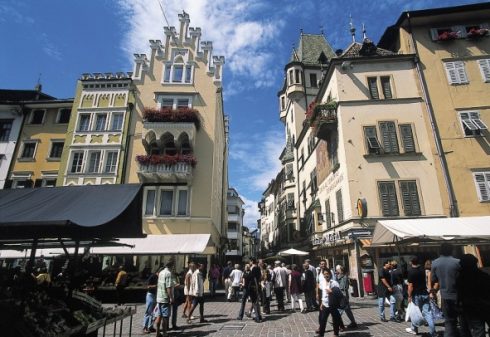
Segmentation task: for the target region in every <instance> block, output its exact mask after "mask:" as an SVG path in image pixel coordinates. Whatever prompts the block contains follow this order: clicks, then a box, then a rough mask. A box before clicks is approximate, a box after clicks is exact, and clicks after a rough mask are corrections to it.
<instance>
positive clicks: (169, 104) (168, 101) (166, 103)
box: [161, 98, 174, 109]
mask: <svg viewBox="0 0 490 337" xmlns="http://www.w3.org/2000/svg"><path fill="white" fill-rule="evenodd" d="M161 106H162V108H170V109H172V108H173V107H174V100H173V99H172V98H164V99H162V104H161Z"/></svg>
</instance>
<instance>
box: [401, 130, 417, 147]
mask: <svg viewBox="0 0 490 337" xmlns="http://www.w3.org/2000/svg"><path fill="white" fill-rule="evenodd" d="M400 134H401V138H402V144H403V150H404V151H405V152H415V142H414V139H413V133H412V126H411V125H410V124H404V125H400Z"/></svg>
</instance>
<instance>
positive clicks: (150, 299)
mask: <svg viewBox="0 0 490 337" xmlns="http://www.w3.org/2000/svg"><path fill="white" fill-rule="evenodd" d="M159 272H160V270H158V271H157V272H156V273H152V274H150V276H149V277H148V280H147V281H146V308H145V316H144V321H143V333H151V332H155V331H156V330H155V328H154V327H153V320H154V316H153V310H154V309H155V305H156V303H157V285H158V273H159Z"/></svg>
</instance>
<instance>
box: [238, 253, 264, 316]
mask: <svg viewBox="0 0 490 337" xmlns="http://www.w3.org/2000/svg"><path fill="white" fill-rule="evenodd" d="M249 266H250V272H248V273H244V276H243V281H244V285H243V296H242V303H241V306H240V312H239V313H238V317H237V319H238V320H242V319H243V314H244V311H245V304H246V302H247V299H250V302H251V304H252V308H253V311H255V322H257V323H260V322H262V315H261V314H260V305H259V295H260V278H261V272H260V268H259V266H258V265H257V260H256V259H255V258H253V257H252V258H250V263H249ZM251 315H252V310H251V311H250V315H249V316H251Z"/></svg>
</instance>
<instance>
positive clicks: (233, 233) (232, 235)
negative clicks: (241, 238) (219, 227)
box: [226, 230, 238, 239]
mask: <svg viewBox="0 0 490 337" xmlns="http://www.w3.org/2000/svg"><path fill="white" fill-rule="evenodd" d="M226 238H227V239H238V232H237V231H233V230H228V232H227V233H226Z"/></svg>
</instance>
